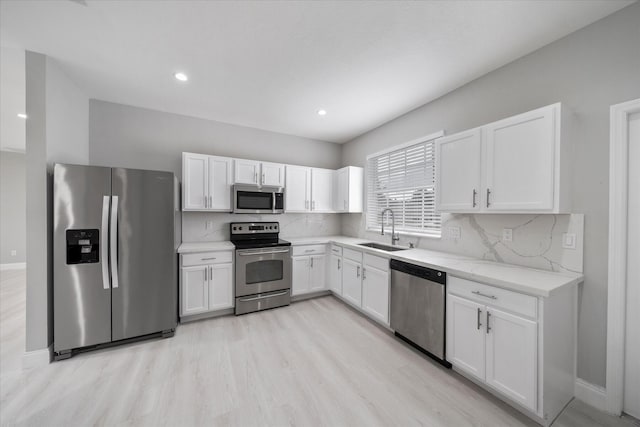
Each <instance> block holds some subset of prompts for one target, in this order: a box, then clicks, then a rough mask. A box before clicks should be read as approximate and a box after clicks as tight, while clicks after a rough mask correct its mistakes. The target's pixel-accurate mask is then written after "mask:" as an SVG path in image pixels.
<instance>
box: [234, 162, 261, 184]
mask: <svg viewBox="0 0 640 427" xmlns="http://www.w3.org/2000/svg"><path fill="white" fill-rule="evenodd" d="M233 162H234V182H235V183H236V184H256V185H257V184H258V182H259V181H258V178H259V175H260V162H256V161H253V160H243V159H234V161H233Z"/></svg>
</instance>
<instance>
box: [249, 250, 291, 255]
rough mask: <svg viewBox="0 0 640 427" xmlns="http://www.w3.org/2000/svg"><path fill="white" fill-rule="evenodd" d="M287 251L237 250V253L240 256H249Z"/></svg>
mask: <svg viewBox="0 0 640 427" xmlns="http://www.w3.org/2000/svg"><path fill="white" fill-rule="evenodd" d="M288 252H289V249H286V250H284V251H265V252H262V251H251V252H240V251H238V255H240V256H250V255H271V254H286V253H288Z"/></svg>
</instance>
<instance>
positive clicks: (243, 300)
mask: <svg viewBox="0 0 640 427" xmlns="http://www.w3.org/2000/svg"><path fill="white" fill-rule="evenodd" d="M288 292H289V291H288V290H287V291H282V292H278V293H277V294H269V295H258V296H255V297H249V298H239V299H238V300H239V301H240V302H249V301H255V300H259V299H267V298H273V297H281V296H282V295H285V294H287V293H288Z"/></svg>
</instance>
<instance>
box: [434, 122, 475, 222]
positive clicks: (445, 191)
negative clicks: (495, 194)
mask: <svg viewBox="0 0 640 427" xmlns="http://www.w3.org/2000/svg"><path fill="white" fill-rule="evenodd" d="M436 159H437V160H436V165H438V167H436V173H437V176H436V186H437V189H436V204H437V206H438V209H439V210H441V211H445V212H470V211H478V210H480V199H479V197H480V187H481V185H480V178H481V177H480V163H481V159H482V138H481V131H480V129H472V130H470V131H466V132H461V133H458V134H455V135H451V136H446V137H443V138H440V139H439V140H438V141H437V142H436Z"/></svg>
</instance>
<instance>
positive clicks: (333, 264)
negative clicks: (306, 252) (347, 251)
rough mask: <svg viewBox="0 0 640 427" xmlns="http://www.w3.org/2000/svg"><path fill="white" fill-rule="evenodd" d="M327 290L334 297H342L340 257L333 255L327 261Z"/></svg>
mask: <svg viewBox="0 0 640 427" xmlns="http://www.w3.org/2000/svg"><path fill="white" fill-rule="evenodd" d="M329 289H330V290H331V292H333V293H334V294H336V295H342V257H341V256H340V255H335V254H333V253H332V254H331V255H330V259H329Z"/></svg>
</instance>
